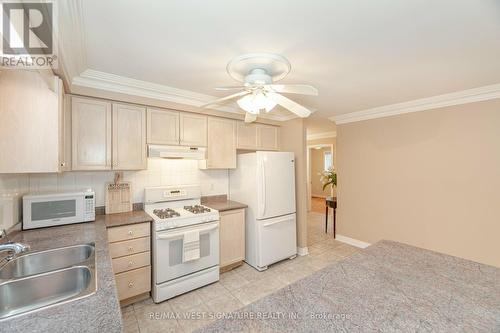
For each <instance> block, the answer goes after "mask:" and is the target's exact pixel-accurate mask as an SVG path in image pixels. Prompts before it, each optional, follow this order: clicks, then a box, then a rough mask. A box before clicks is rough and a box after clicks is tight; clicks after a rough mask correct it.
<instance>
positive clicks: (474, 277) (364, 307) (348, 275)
mask: <svg viewBox="0 0 500 333" xmlns="http://www.w3.org/2000/svg"><path fill="white" fill-rule="evenodd" d="M265 316H267V317H265ZM252 318H253V319H252ZM346 331H349V332H350V331H353V332H421V331H422V332H424V331H425V332H500V268H496V267H492V266H488V265H483V264H480V263H476V262H473V261H469V260H465V259H461V258H457V257H452V256H449V255H445V254H441V253H437V252H433V251H428V250H424V249H420V248H417V247H413V246H409V245H406V244H401V243H396V242H391V241H380V242H378V243H376V244H374V245H372V246H370V247H368V248H366V249H364V250H363V251H360V252H358V253H356V254H354V255H352V256H350V257H349V258H347V259H345V260H342V261H339V262H336V263H334V264H332V265H330V266H327V267H325V268H324V269H322V270H320V271H318V272H316V273H314V274H312V275H310V276H309V277H306V278H304V279H302V280H299V281H297V282H295V283H293V284H290V285H288V286H287V287H285V288H283V289H281V290H278V291H277V292H275V293H273V294H271V295H268V296H266V297H264V298H262V299H260V300H258V301H257V302H255V303H252V304H249V305H248V306H246V307H244V308H242V309H240V310H238V311H236V312H234V313H232V316H231V317H228V318H225V319H221V320H218V321H216V322H215V323H213V324H211V325H209V326H207V327H204V328H201V329H200V330H198V331H197V332H346Z"/></svg>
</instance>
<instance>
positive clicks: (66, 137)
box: [59, 95, 71, 171]
mask: <svg viewBox="0 0 500 333" xmlns="http://www.w3.org/2000/svg"><path fill="white" fill-rule="evenodd" d="M60 102H61V104H60V107H61V110H62V119H61V123H62V130H61V132H60V138H59V140H60V145H59V148H60V150H59V151H60V152H59V154H60V155H59V156H60V158H59V159H60V164H59V166H60V171H71V96H69V95H64V96H63V98H62V99H61V101H60Z"/></svg>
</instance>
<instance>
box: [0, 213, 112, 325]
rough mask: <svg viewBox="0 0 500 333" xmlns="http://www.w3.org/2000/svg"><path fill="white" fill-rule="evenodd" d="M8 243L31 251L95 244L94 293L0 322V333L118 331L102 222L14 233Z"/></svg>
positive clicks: (106, 241) (104, 227) (99, 219)
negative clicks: (23, 246) (14, 242)
mask: <svg viewBox="0 0 500 333" xmlns="http://www.w3.org/2000/svg"><path fill="white" fill-rule="evenodd" d="M10 240H12V241H16V242H21V243H25V244H29V245H30V246H31V251H40V250H47V249H52V248H56V247H64V246H69V245H76V244H84V243H89V242H95V258H96V278H97V291H96V293H95V294H93V295H90V296H88V297H86V298H83V299H81V300H76V301H72V302H68V303H64V304H61V305H56V306H52V307H49V308H46V309H43V310H39V311H35V312H32V313H29V314H24V315H20V316H18V317H14V318H11V319H6V320H3V321H0V332H51V333H54V332H64V333H65V332H93V333H95V332H107V333H108V332H109V333H112V332H121V331H122V319H121V312H120V304H119V302H118V297H117V293H116V285H115V279H114V274H113V269H112V266H111V258H110V256H109V252H108V240H107V232H106V225H105V219H102V218H100V217H99V218H97V220H96V221H95V222H87V223H79V224H74V225H67V226H60V227H52V228H44V229H35V230H29V231H22V232H17V233H15V234H13V235H12V236H10Z"/></svg>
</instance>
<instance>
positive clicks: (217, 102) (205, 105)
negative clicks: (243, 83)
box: [200, 91, 250, 108]
mask: <svg viewBox="0 0 500 333" xmlns="http://www.w3.org/2000/svg"><path fill="white" fill-rule="evenodd" d="M248 94H250V91H240V92H238V93H236V94H232V95H229V96H226V97H222V98H219V99H216V100H214V101H211V102H209V103H206V104H203V105H200V108H205V107H207V106H209V105H214V104H220V102H224V101H227V100H229V99H233V98H236V97H240V96H243V95H248Z"/></svg>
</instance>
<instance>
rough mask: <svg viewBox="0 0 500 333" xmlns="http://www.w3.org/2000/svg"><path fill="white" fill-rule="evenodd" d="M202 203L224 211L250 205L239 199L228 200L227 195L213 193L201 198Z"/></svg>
mask: <svg viewBox="0 0 500 333" xmlns="http://www.w3.org/2000/svg"><path fill="white" fill-rule="evenodd" d="M201 203H202V204H203V205H205V206H207V207H210V208H213V209H216V210H218V211H219V212H224V211H228V210H233V209H242V208H247V207H248V206H247V205H245V204H243V203H241V202H237V201H232V200H228V199H227V196H226V195H213V196H207V197H202V198H201Z"/></svg>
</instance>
